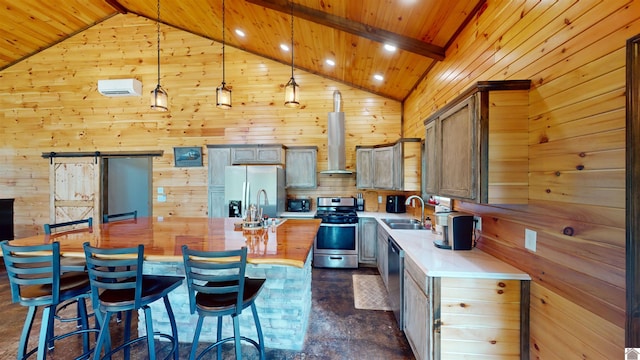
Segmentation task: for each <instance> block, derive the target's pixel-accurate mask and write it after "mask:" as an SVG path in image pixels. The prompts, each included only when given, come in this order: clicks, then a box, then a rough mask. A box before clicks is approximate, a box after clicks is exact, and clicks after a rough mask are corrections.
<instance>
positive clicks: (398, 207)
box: [387, 195, 407, 214]
mask: <svg viewBox="0 0 640 360" xmlns="http://www.w3.org/2000/svg"><path fill="white" fill-rule="evenodd" d="M405 199H406V198H405V197H404V195H387V212H388V213H394V214H399V213H404V212H406V211H407V209H406V206H405V204H404V202H405Z"/></svg>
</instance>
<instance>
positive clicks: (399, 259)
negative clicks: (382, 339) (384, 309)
mask: <svg viewBox="0 0 640 360" xmlns="http://www.w3.org/2000/svg"><path fill="white" fill-rule="evenodd" d="M387 241H388V243H389V246H388V247H387V254H388V256H389V258H388V261H389V264H388V267H387V276H388V282H387V287H388V288H387V292H388V293H389V304H390V305H391V310H393V314H394V315H395V316H396V319H397V320H398V326H399V327H400V330H403V326H404V320H403V319H404V310H403V307H404V306H403V305H404V295H403V292H404V250H402V248H401V247H400V246H399V245H398V243H396V242H395V240H393V238H392V237H391V236H389V237H388V238H387Z"/></svg>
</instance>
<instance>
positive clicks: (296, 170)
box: [285, 146, 318, 189]
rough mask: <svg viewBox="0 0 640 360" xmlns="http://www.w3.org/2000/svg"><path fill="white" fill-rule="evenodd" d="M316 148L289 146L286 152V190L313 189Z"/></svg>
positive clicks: (314, 184) (314, 186)
mask: <svg viewBox="0 0 640 360" xmlns="http://www.w3.org/2000/svg"><path fill="white" fill-rule="evenodd" d="M317 163H318V147H317V146H289V147H287V150H286V168H285V173H286V186H287V188H288V189H315V188H316V187H318V180H317V175H316V174H317Z"/></svg>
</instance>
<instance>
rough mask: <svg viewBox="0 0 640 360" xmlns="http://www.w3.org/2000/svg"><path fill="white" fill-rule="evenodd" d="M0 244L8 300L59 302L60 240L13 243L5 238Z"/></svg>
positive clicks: (28, 303)
mask: <svg viewBox="0 0 640 360" xmlns="http://www.w3.org/2000/svg"><path fill="white" fill-rule="evenodd" d="M0 245H1V246H2V255H3V258H4V264H5V267H6V268H7V277H8V278H9V283H10V285H11V301H13V302H14V303H21V304H22V305H25V306H40V305H51V304H57V303H59V299H60V243H58V242H52V243H51V244H45V245H33V246H13V245H9V242H8V241H7V240H5V241H2V242H1V243H0Z"/></svg>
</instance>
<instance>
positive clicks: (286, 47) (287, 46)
mask: <svg viewBox="0 0 640 360" xmlns="http://www.w3.org/2000/svg"><path fill="white" fill-rule="evenodd" d="M280 49H282V50H284V51H289V45H287V44H280Z"/></svg>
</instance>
